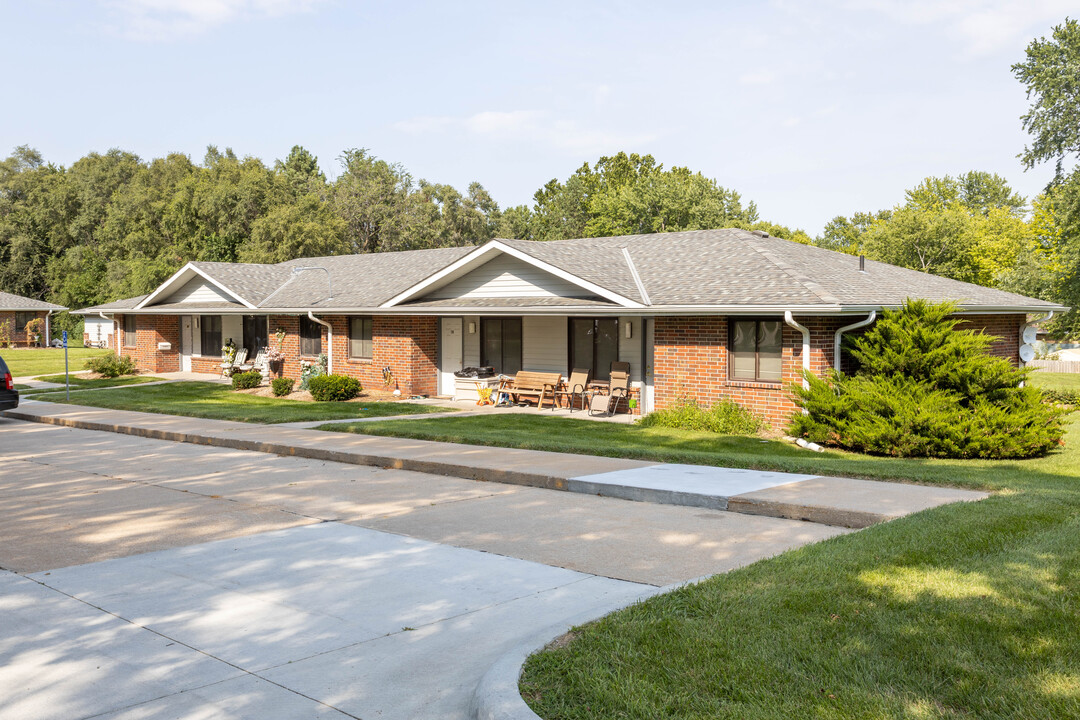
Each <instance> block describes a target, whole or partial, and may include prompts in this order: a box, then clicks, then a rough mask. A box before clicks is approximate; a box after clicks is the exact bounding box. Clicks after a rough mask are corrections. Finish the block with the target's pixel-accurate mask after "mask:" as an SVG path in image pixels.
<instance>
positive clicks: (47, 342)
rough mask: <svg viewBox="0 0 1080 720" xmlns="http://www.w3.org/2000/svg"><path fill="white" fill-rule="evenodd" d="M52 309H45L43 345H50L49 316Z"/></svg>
mask: <svg viewBox="0 0 1080 720" xmlns="http://www.w3.org/2000/svg"><path fill="white" fill-rule="evenodd" d="M50 315H52V310H46V311H45V347H52V333H50V332H49V316H50Z"/></svg>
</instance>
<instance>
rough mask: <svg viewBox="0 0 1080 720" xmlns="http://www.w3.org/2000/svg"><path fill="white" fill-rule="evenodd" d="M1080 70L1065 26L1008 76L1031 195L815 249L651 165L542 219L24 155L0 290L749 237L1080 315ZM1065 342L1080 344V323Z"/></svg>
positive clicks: (91, 287)
mask: <svg viewBox="0 0 1080 720" xmlns="http://www.w3.org/2000/svg"><path fill="white" fill-rule="evenodd" d="M1078 62H1080V28H1078V25H1077V22H1076V21H1074V20H1068V19H1067V20H1066V21H1065V23H1064V24H1062V25H1061V26H1058V27H1055V28H1054V30H1053V34H1052V36H1051V38H1050V39H1045V38H1041V39H1038V40H1035V41H1033V42H1032V43H1031V44H1030V45H1029V46H1028V49H1027V59H1026V60H1025V62H1023V63H1017V64H1016V65H1014V66H1013V68H1012V70H1013V73H1014V75H1015V76H1016V77H1017V79H1019V80H1020V81H1021V82H1022V83H1024V84H1025V85H1026V86H1027V88H1028V94H1029V98H1031V99H1032V100H1033V102H1032V106H1031V110H1030V111H1029V113H1028V114H1027V115H1025V116H1024V117H1023V118H1022V122H1023V124H1024V127H1025V129H1027V130H1028V131H1029V133H1030V134H1031V135H1032V144H1031V146H1030V147H1027V148H1025V149H1024V152H1023V153H1022V154H1021V156H1020V157H1021V158H1022V160H1023V162H1024V163H1025V165H1026V166H1027V167H1029V168H1030V167H1034V166H1035V165H1036V164H1038V163H1042V162H1054V163H1055V167H1056V174H1055V177H1054V179H1053V181H1052V182H1051V183H1050V185H1049V186H1048V187H1047V188H1046V190H1045V191H1044V192H1043V193H1041V194H1040V195H1039V196H1038V197H1035V198H1032V199H1031V200H1030V202H1029V200H1028V199H1027V198H1024V197H1021V196H1020V195H1018V194H1017V193H1016V192H1015V191H1013V190H1012V188H1010V187H1009V185H1008V183H1007V182H1006V180H1005V179H1004V178H1002V177H1000V176H998V175H995V174H991V173H987V172H982V171H978V170H972V171H969V172H965V173H961V174H959V175H957V176H955V177H953V176H946V177H942V178H938V177H928V178H926V179H925V180H924V181H923V182H922V183H920V184H919V185H918V186H916V187H914V188H911V189H909V190H907V191H906V192H905V193H904V196H903V200H902V202H899V203H897V204H896V205H895V206H894V207H892V208H889V209H882V210H873V211H866V212H859V213H856V214H854V215H852V216H850V217H845V216H838V217H836V218H834V219H833V220H832V221H830V222H829V223H828V225H827V226H826V227H825V229H824V232H823V233H822V234H821V235H819V236H817V237H811V236H809V235H808V234H807V233H806V232H804V231H802V230H799V229H792V228H789V227H786V226H783V225H778V224H775V223H771V222H768V221H766V220H763V219H762V218H760V217H759V215H758V210H757V207H756V205H755V204H754V203H753V202H744V201H743V199H742V197H741V196H740V194H739V193H738V192H736V191H734V190H730V189H728V188H724V187H722V186H721V185H719V184H718V183H717V182H716V181H715V180H713V179H710V178H708V177H706V176H704V175H703V174H702V173H700V172H695V171H692V170H691V169H689V168H685V167H671V168H665V167H664V165H663V164H661V163H658V162H657V161H656V159H655V158H654V157H653V156H651V155H638V154H632V153H631V154H627V153H623V152H621V153H618V154H616V155H614V156H610V157H601V158H599V159H598V160H597V161H596V162H594V163H592V164H589V163H585V164H583V165H582V166H581V167H580V168H578V169H577V170H576V171H575V172H573V173H572V174H571V175H570V176H569V177H568V178H566V179H565V180H562V181H559V180H558V179H553V180H551V181H550V182H548V183H547V184H545V185H544V186H542V187H541V188H539V189H538V190H537V191H536V193H535V194H534V196H533V204H532V205H531V206H527V205H520V206H516V207H508V208H505V209H502V208H500V207H499V205H498V203H496V201H495V200H494V199H493V198H492V197H491V195H490V194H489V193H488V192H487V190H485V189H484V187H483V186H482V185H481V184H480V183H478V182H474V183H471V184H470V185H469V187H468V189H467V190H466V191H465V192H461V191H459V190H457V189H456V188H454V187H453V186H451V185H445V184H439V183H432V182H428V181H427V180H423V179H421V180H416V179H414V178H413V176H412V175H411V174H410V173H409V172H408V170H406V169H405V168H404V167H403V166H402V165H400V164H398V163H392V162H388V161H386V160H382V159H380V158H378V157H375V156H374V155H372V154H371V153H370V152H369V151H368V150H365V149H351V150H346V151H345V152H343V153H342V155H341V156H340V157H339V158H338V163H339V171H340V172H339V174H338V176H337V177H336V178H335V179H334V180H328V179H327V177H326V175H325V173H324V172H323V170H322V169H321V168H320V166H319V162H318V159H317V158H316V157H315V156H314V155H312V154H311V153H310V152H309V151H307V150H306V149H304V148H303V147H301V146H296V147H293V148H292V150H291V151H290V152H289V153H288V155H287V156H286V157H285V158H284V159H283V160H278V161H276V162H275V163H274V164H273V165H272V166H270V165H266V164H265V163H263V162H262V161H261V160H260V159H258V158H254V157H243V158H240V157H238V156H237V155H236V154H235V153H234V152H233V151H232V150H231V149H225V150H224V151H221V150H219V149H218V148H217V147H214V146H211V147H209V148H207V151H206V154H205V156H204V157H203V159H202V162H201V163H195V162H193V161H192V159H191V158H190V157H188V156H187V155H183V154H178V153H175V154H170V155H168V156H166V157H164V158H155V159H152V160H149V161H145V160H143V159H141V158H139V157H138V156H137V155H135V154H133V153H130V152H126V151H123V150H118V149H113V150H109V151H108V152H106V153H103V154H99V153H90V154H88V155H86V156H85V157H83V158H80V159H79V160H77V161H76V162H74V163H73V164H72V165H71V166H70V167H66V168H65V167H61V166H58V165H55V164H53V163H48V162H46V161H45V159H44V158H43V157H42V156H41V154H40V153H39V152H38V151H36V150H34V149H32V148H30V147H27V146H22V147H19V148H16V149H15V151H14V152H13V153H12V154H11V155H10V156H9V157H8V158H6V159H5V160H3V161H0V290H4V291H7V292H12V293H16V294H19V295H25V296H28V297H35V298H41V299H45V300H49V301H51V302H56V303H59V304H61V305H65V306H68V307H71V308H77V307H85V306H88V305H94V304H97V303H102V302H107V301H109V300H114V299H118V298H122V297H130V296H135V295H141V294H144V293H147V292H150V291H151V290H152V289H153V288H155V287H156V286H157V285H159V284H160V283H161V282H162V281H164V280H165V279H166V278H168V277H169V276H170V275H171V274H173V273H174V272H175V271H176V270H178V269H179V268H180V267H182V266H183V265H184V263H186V262H188V261H191V260H203V261H223V262H250V263H276V262H281V261H283V260H288V259H292V258H299V257H315V256H323V255H340V254H352V253H366V252H383V251H391V250H410V249H420V248H431V247H446V246H460V245H469V244H477V243H482V242H484V241H486V240H489V239H491V238H494V237H507V238H520V239H531V240H559V239H567V238H577V237H601V236H609V235H622V234H637V233H656V232H668V231H676V230H695V229H706V228H719V227H740V228H745V229H761V230H765V231H767V232H769V233H770V234H771V235H774V236H776V237H781V238H785V239H789V240H794V241H797V242H803V243H808V244H814V245H818V246H821V247H825V248H829V249H833V250H839V251H842V252H847V253H851V254H865V255H866V256H867V257H869V258H871V259H876V260H881V261H883V262H888V263H892V264H895V265H901V266H904V267H910V268H914V269H917V270H921V271H924V272H930V273H935V274H939V275H944V276H947V277H951V278H955V279H957V280H964V281H966V282H974V283H979V284H982V285H987V286H992V287H998V288H1001V289H1005V290H1010V291H1013V292H1019V293H1022V294H1025V295H1031V296H1035V297H1040V298H1044V299H1047V300H1054V301H1058V302H1062V303H1065V304H1070V305H1073V306H1080V279H1078V277H1080V275H1078V273H1080V167H1072V168H1070V167H1068V163H1069V162H1073V163H1074V164H1075V159H1076V157H1077V156H1080V99H1078V98H1080V77H1078V76H1077V73H1076V71H1075V67H1076V66H1077V63H1078ZM65 324H72V325H73V323H69V322H68V321H66V320H65V319H61V320H60V322H58V323H57V326H58V327H62V326H64V325H65ZM1054 328H1055V330H1056V331H1057V332H1058V334H1070V335H1076V334H1080V313H1077V312H1076V311H1073V312H1070V313H1069V314H1068V315H1067V316H1066V317H1064V318H1061V319H1059V320H1057V321H1056V322H1055V325H1054Z"/></svg>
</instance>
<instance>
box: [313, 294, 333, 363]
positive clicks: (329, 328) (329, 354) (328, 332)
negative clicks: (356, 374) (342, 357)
mask: <svg viewBox="0 0 1080 720" xmlns="http://www.w3.org/2000/svg"><path fill="white" fill-rule="evenodd" d="M307 316H308V317H309V318H311V319H312V320H313V321H314V322H317V323H319V324H320V325H322V326H323V327H324V328H326V344H327V345H329V346H330V347H329V348H327V349H328V350H329V352H327V353H326V374H327V375H333V374H334V328H333V327H332V326H331V325H330V323H328V322H326V321H325V320H320V319H319V318H317V317H315V315H314V313H312V312H311V311H310V310H308V314H307Z"/></svg>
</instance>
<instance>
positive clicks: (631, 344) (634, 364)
mask: <svg viewBox="0 0 1080 720" xmlns="http://www.w3.org/2000/svg"><path fill="white" fill-rule="evenodd" d="M627 323H630V328H631V329H630V335H631V336H632V337H630V338H627V337H626V324H627ZM619 360H620V361H622V362H628V363H630V380H631V381H633V383H632V384H633V386H634V387H638V386H640V385H641V369H642V368H641V318H636V317H621V318H619Z"/></svg>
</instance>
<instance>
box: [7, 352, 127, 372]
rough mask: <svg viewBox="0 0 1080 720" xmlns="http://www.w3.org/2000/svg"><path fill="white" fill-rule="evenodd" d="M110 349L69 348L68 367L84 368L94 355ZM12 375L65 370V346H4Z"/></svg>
mask: <svg viewBox="0 0 1080 720" xmlns="http://www.w3.org/2000/svg"><path fill="white" fill-rule="evenodd" d="M109 352H110V351H109V350H97V349H94V348H82V347H79V348H72V347H69V348H68V369H69V370H72V371H74V370H82V369H83V363H85V362H86V361H87V359H89V358H92V357H99V356H101V355H108V354H109ZM0 357H2V358H4V362H5V363H7V366H8V369H9V370H10V371H11V375H12V377H31V376H34V375H46V374H49V373H62V372H64V350H63V348H4V349H2V350H0Z"/></svg>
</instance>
